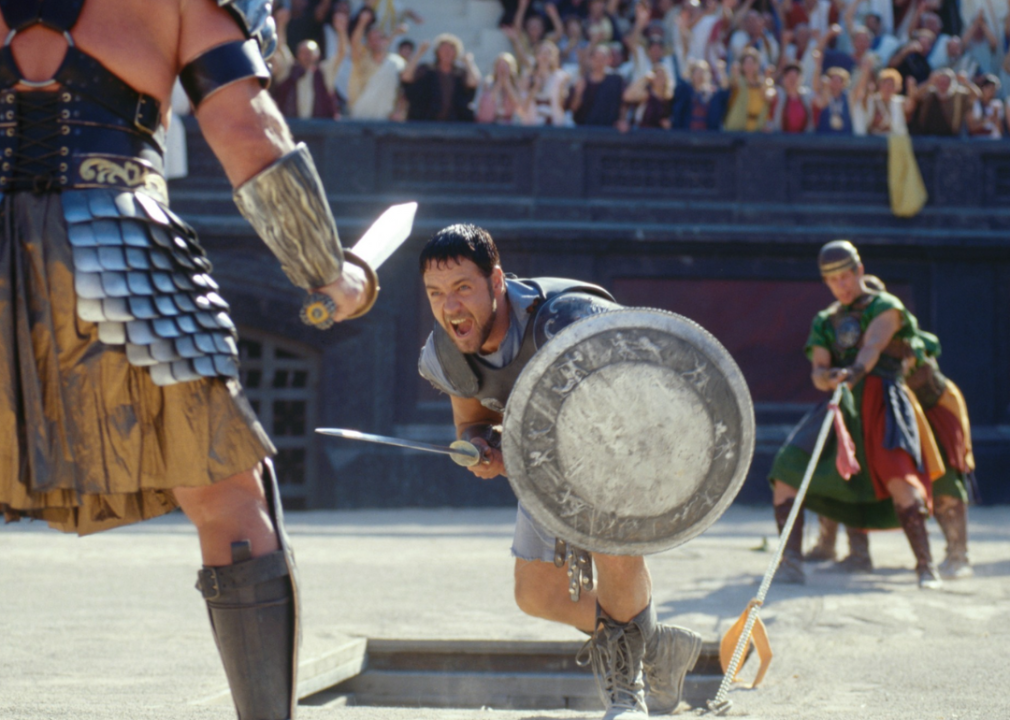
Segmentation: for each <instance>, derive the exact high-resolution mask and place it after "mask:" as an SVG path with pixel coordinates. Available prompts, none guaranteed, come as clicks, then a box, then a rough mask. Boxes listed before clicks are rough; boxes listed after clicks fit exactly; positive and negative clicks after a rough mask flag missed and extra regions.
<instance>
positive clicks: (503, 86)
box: [477, 52, 521, 125]
mask: <svg viewBox="0 0 1010 720" xmlns="http://www.w3.org/2000/svg"><path fill="white" fill-rule="evenodd" d="M518 82H519V74H518V69H517V66H516V59H515V58H514V57H513V56H512V53H507V52H503V53H498V57H497V58H495V61H494V70H493V71H492V73H491V74H490V75H488V76H487V78H486V79H485V80H484V83H483V84H482V85H481V89H480V98H479V99H478V101H477V122H479V123H496V124H499V125H511V124H512V122H513V121H514V120H515V116H516V111H517V110H518V109H519V107H520V105H521V100H520V99H519V88H518Z"/></svg>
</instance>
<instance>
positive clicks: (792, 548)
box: [775, 498, 807, 585]
mask: <svg viewBox="0 0 1010 720" xmlns="http://www.w3.org/2000/svg"><path fill="white" fill-rule="evenodd" d="M793 502H795V498H789V499H788V500H786V501H785V502H783V503H779V504H778V505H776V506H775V524H776V525H778V528H779V536H780V537H781V535H782V530H783V529H784V528H785V526H786V520H788V518H789V513H790V512H792V509H793ZM778 579H779V581H780V582H784V583H792V584H795V585H802V584H803V583H805V582H806V581H807V578H806V575H805V574H804V572H803V510H802V508H801V509H800V512H799V514H798V515H797V516H796V522H795V523H794V524H793V531H792V532H791V533H790V534H789V539H788V540H787V541H786V549H785V552H784V553H783V555H782V562H781V563H780V564H779V572H778Z"/></svg>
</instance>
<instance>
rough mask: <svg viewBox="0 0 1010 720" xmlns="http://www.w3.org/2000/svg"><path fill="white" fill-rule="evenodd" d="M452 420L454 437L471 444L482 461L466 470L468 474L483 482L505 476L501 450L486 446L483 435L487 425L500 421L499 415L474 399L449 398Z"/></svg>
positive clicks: (496, 423)
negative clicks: (454, 425)
mask: <svg viewBox="0 0 1010 720" xmlns="http://www.w3.org/2000/svg"><path fill="white" fill-rule="evenodd" d="M450 400H451V402H452V419H453V422H454V423H455V424H456V437H458V438H459V439H461V440H467V441H469V442H471V443H473V444H474V445H475V446H476V447H477V449H478V450H480V451H481V454H482V457H483V458H484V460H483V461H482V462H481V463H480V464H479V465H474V466H473V467H471V468H468V469H469V470H470V472H472V473H473V474H474V475H476V476H477V477H479V478H484V479H485V480H487V479H490V478H493V477H497V476H499V475H504V474H505V463H504V460H503V458H502V454H501V450H499V449H497V448H493V447H491V446H490V445H488V442H487V440H485V439H484V437H483V436H484V433H485V432H486V430H487V428H488V426H489V425H498V424H500V423H501V421H502V416H501V413H496V412H494V411H493V410H488V409H487V408H486V407H484V406H483V405H481V404H480V401H479V400H476V399H474V398H461V397H456V396H455V395H453V396H451V397H450Z"/></svg>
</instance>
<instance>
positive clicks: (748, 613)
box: [708, 384, 844, 715]
mask: <svg viewBox="0 0 1010 720" xmlns="http://www.w3.org/2000/svg"><path fill="white" fill-rule="evenodd" d="M843 387H844V384H841V385H839V386H838V387H837V388H836V389H835V392H834V394H833V395H832V396H831V400H830V401H828V411H827V413H826V414H825V415H824V422H823V423H821V430H820V432H819V433H818V435H817V443H816V444H815V445H814V451H813V453H811V455H810V463H809V464H808V465H807V471H806V473H804V475H803V481H802V482H801V483H800V487H799V489H798V490H797V491H796V499H795V500H794V501H793V508H792V510H791V511H790V513H789V517H788V518H787V519H786V524H785V526H784V527H783V528H782V533H781V534H780V535H779V544H778V547H777V548H776V549H775V555H774V556H772V559H771V560H770V561H769V563H768V569H767V570H766V571H765V575H764V579H762V581H761V587H760V588H758V592H757V595H756V596H755V597H754V598H753V599H752V600H751V601H750V602H749V603H747V608H746V609H745V610H744V611H743V613H742V614H741V615H740V617H739V619H737V621H736V622H735V623H734V624H733V627H731V628H730V629H729V630H728V631H727V632H726V634H725V635H724V636H723V638H722V642H721V643H720V644H719V660H720V662H721V663H722V667H723V670H724V672H725V675H723V678H722V683H721V684H720V685H719V691H718V692H717V693H716V694H715V698H713V699H712V700H709V701H708V709H709V712H713V713H715V714H716V715H723V714H725V713H726V711H727V710H729V708H730V706H731V705H732V704H733V703H732V701H731V700H729V699H728V698H727V697H726V696H727V695H728V694H729V688H730V686H731V685H732V684H733V682H734V681H735V680H736V679H737V677H736V674H737V671H738V670H739V669H740V665H741V664H742V661H743V657H744V653H745V651H746V650H747V647H748V645H749V644H750V642H751V641H752V640H753V642H754V647H755V649H756V650H757V654H758V658H759V660H760V661H761V664H760V666H759V667H758V672H757V675H756V676H755V677H754V682H753V683H751V687H752V688H753V687H757V686H758V684H760V682H761V681H762V680H763V679H764V676H765V673H766V672H768V666H769V665H771V661H772V649H771V645H770V644H769V642H768V630H767V629H766V628H765V625H764V623H763V622H761V618H760V617H758V609H759V608H760V607H761V605H762V604H764V600H765V596H766V595H767V594H768V588H769V587H771V584H772V579H773V578H774V577H775V571H776V570H778V568H779V563H780V562H781V561H782V554H783V553H784V552H785V548H786V540H787V539H788V538H789V534H790V533H791V532H792V531H793V524H794V523H795V522H796V517H797V515H799V514H800V513H801V512H803V498H804V497H806V494H807V488H808V487H809V486H810V480H811V479H812V478H813V476H814V469H815V468H816V467H817V461H818V460H819V459H820V457H821V452H822V451H823V450H824V443H825V442H827V439H828V433H829V432H830V431H831V424H832V422H834V421H835V418H836V417H837V416H838V413H839V410H838V401H839V400H840V399H841V397H842V388H843ZM838 419H839V421H840V420H841V418H840V417H839V418H838ZM731 648H732V655H730V649H731Z"/></svg>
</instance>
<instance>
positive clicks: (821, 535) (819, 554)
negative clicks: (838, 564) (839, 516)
mask: <svg viewBox="0 0 1010 720" xmlns="http://www.w3.org/2000/svg"><path fill="white" fill-rule="evenodd" d="M818 526H819V530H818V532H817V544H816V545H814V546H813V547H812V548H810V551H809V552H807V554H806V555H804V556H803V559H804V560H806V561H808V562H821V561H823V560H832V561H834V560H836V559H837V557H838V556H837V554H836V553H835V541H836V540H837V539H838V521H837V520H832V519H831V518H826V517H824V516H823V515H818Z"/></svg>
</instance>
